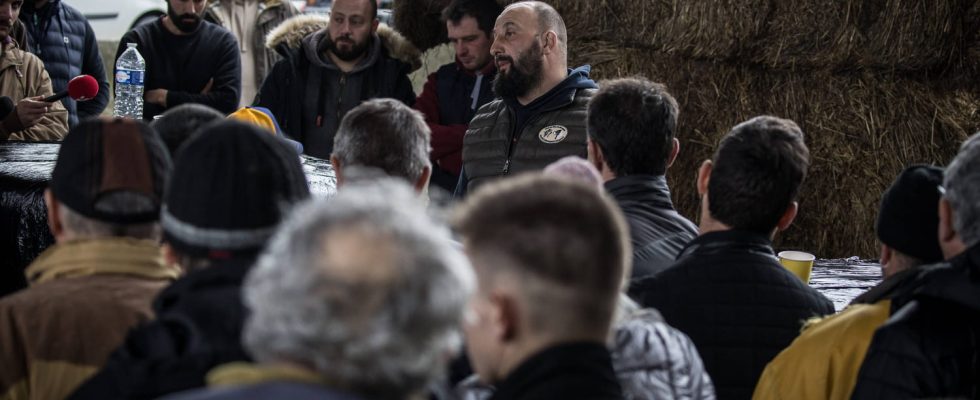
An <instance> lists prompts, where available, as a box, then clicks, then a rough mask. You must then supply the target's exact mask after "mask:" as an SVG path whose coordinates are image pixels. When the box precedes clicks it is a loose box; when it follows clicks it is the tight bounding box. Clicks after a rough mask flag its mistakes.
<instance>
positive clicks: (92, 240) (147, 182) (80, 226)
mask: <svg viewBox="0 0 980 400" xmlns="http://www.w3.org/2000/svg"><path fill="white" fill-rule="evenodd" d="M170 170H171V163H170V157H169V156H168V154H167V150H166V148H164V146H163V143H162V142H161V141H160V139H159V138H158V137H157V135H156V134H155V133H154V132H153V131H152V130H151V129H150V128H149V127H148V126H146V124H144V123H142V122H137V121H131V120H122V119H115V120H108V119H93V120H88V121H85V122H82V123H81V124H79V125H78V126H76V127H75V128H74V129H72V131H71V133H70V134H69V135H68V136H67V137H66V138H65V140H64V142H63V143H62V145H61V149H60V151H59V153H58V161H57V162H56V164H55V167H54V171H53V172H52V174H51V182H50V185H49V188H48V190H46V191H45V203H46V205H47V210H48V226H49V227H50V229H51V234H52V235H53V236H54V238H55V243H56V244H55V245H54V246H52V247H50V248H49V249H48V250H47V251H45V252H44V253H43V254H41V255H40V256H39V257H38V258H37V259H35V260H34V262H33V263H32V264H31V265H30V266H29V267H28V269H27V271H26V274H27V280H28V282H30V287H29V288H28V289H25V290H22V291H20V292H17V293H15V294H13V295H10V296H8V297H5V298H3V299H2V300H0V349H3V350H2V351H0V395H3V396H5V398H6V397H10V398H44V399H55V398H59V399H60V398H64V397H65V396H66V395H68V394H69V393H71V391H72V390H74V389H75V387H76V386H77V385H78V384H80V383H82V382H84V381H85V379H87V378H88V377H89V376H91V375H92V373H93V372H94V371H95V370H96V369H97V368H99V367H100V366H101V365H102V364H103V363H104V362H105V359H106V357H108V356H109V354H110V353H111V352H112V350H113V349H114V348H116V347H117V346H118V345H119V344H120V343H122V342H123V339H124V338H125V335H126V332H127V331H128V330H129V329H130V328H132V327H133V326H136V325H138V324H139V323H141V322H145V321H147V320H149V319H151V318H152V317H153V311H152V309H151V307H150V304H151V301H152V299H153V297H154V296H156V295H157V293H158V292H159V291H160V289H162V288H163V287H164V286H166V285H167V284H168V283H169V282H170V281H172V280H173V279H176V278H177V276H178V275H179V271H178V270H177V269H176V268H174V267H168V266H167V265H166V264H165V263H164V262H163V258H162V257H161V256H160V246H159V241H160V226H159V224H158V215H159V212H160V205H161V200H162V197H163V189H164V186H165V181H166V179H167V176H168V174H169V173H170Z"/></svg>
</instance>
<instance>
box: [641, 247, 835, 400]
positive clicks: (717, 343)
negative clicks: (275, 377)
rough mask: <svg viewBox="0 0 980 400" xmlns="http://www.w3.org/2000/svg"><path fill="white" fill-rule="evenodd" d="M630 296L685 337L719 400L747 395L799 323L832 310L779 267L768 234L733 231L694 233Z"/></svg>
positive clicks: (832, 308) (806, 287) (798, 328)
mask: <svg viewBox="0 0 980 400" xmlns="http://www.w3.org/2000/svg"><path fill="white" fill-rule="evenodd" d="M630 295H631V296H632V297H633V298H634V299H636V301H637V302H638V303H640V304H641V305H642V306H643V307H652V308H655V309H657V310H658V311H660V313H661V314H662V315H663V317H664V319H665V320H667V323H669V324H670V325H672V326H673V327H675V328H677V329H680V330H681V331H682V332H684V333H686V334H687V335H688V336H690V337H691V340H693V341H694V345H695V346H697V349H698V352H699V353H700V354H701V359H702V360H703V361H704V365H705V367H706V369H707V370H708V374H709V375H711V379H712V380H713V381H714V384H715V392H716V393H717V395H718V398H719V399H723V400H724V399H748V398H750V397H751V396H752V391H753V389H754V388H755V384H756V381H758V379H759V376H760V375H761V374H762V370H763V369H764V368H765V366H766V364H767V363H768V362H769V361H770V360H772V359H773V358H774V357H775V356H776V354H778V353H779V352H780V351H781V350H783V349H784V348H786V346H788V345H789V344H790V342H792V341H793V339H794V338H796V336H797V335H798V334H799V332H800V328H801V327H802V326H803V323H804V321H806V320H807V319H809V318H811V317H816V316H822V315H827V314H833V312H834V305H833V304H832V303H831V302H830V300H827V298H825V297H824V296H823V295H821V294H820V293H818V292H817V291H816V290H814V289H812V288H810V287H809V286H807V285H805V284H804V283H803V282H802V281H800V279H799V278H797V277H796V276H795V275H793V274H792V273H790V272H789V271H788V270H786V269H785V268H783V267H782V266H781V265H780V264H779V261H777V259H776V256H775V255H774V254H773V250H772V244H771V242H770V240H769V238H767V237H765V236H762V235H760V234H757V233H752V232H747V231H737V230H730V231H719V232H709V233H706V234H703V235H701V236H699V237H697V238H696V239H694V240H693V241H691V242H690V243H689V244H688V245H687V247H685V248H684V250H683V251H682V252H681V254H680V256H678V258H677V263H676V264H674V265H673V266H671V267H668V268H667V269H666V270H664V271H663V272H660V273H659V274H657V275H654V276H652V277H649V278H645V279H641V280H640V281H638V282H635V283H634V285H633V287H632V288H631V289H630Z"/></svg>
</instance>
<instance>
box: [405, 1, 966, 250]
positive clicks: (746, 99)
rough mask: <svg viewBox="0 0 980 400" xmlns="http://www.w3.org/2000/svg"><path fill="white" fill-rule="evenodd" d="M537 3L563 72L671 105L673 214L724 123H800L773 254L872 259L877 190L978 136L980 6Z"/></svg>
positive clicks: (692, 203)
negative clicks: (650, 87)
mask: <svg viewBox="0 0 980 400" xmlns="http://www.w3.org/2000/svg"><path fill="white" fill-rule="evenodd" d="M439 1H440V0H433V1H426V0H420V1H417V2H416V1H404V0H403V1H400V2H399V3H427V4H432V3H435V2H439ZM500 1H501V3H505V4H506V3H511V2H513V1H511V0H500ZM549 3H550V4H552V5H554V6H555V8H556V9H558V11H559V12H560V13H562V16H563V18H564V19H565V22H566V25H567V26H568V31H569V41H570V44H569V50H570V53H571V54H570V62H569V65H571V66H576V65H581V64H586V63H587V64H592V65H593V77H595V78H614V77H620V76H630V75H643V76H645V77H648V78H650V79H652V80H654V81H658V82H663V83H665V84H666V85H667V86H668V88H669V90H670V91H671V93H673V94H674V95H675V97H677V99H678V102H679V103H680V106H681V116H680V126H679V128H678V137H679V139H680V141H681V154H680V157H679V158H678V161H677V163H675V165H674V167H673V168H672V169H671V170H670V171H669V172H668V178H669V179H670V181H671V186H672V189H673V193H674V200H675V202H676V203H677V206H678V209H679V210H680V211H681V212H682V213H683V214H684V215H687V216H689V217H692V218H696V217H697V213H698V201H699V199H698V196H697V194H696V193H695V190H694V177H695V174H696V170H697V166H698V165H699V163H700V162H701V161H702V160H704V159H706V158H710V156H711V153H712V151H713V150H714V147H715V146H716V144H717V142H718V140H719V138H720V137H721V135H723V134H724V133H726V132H727V131H728V130H729V129H730V128H731V127H732V126H733V125H735V124H736V123H738V122H741V121H744V120H746V119H748V118H751V117H753V116H756V115H760V114H771V115H776V116H780V117H784V118H790V119H793V120H794V121H796V122H797V123H798V124H800V126H801V127H802V128H803V131H804V133H805V134H806V135H807V139H806V141H807V144H808V146H809V147H810V150H811V156H812V166H811V169H810V174H809V177H808V179H807V182H806V183H805V184H804V190H803V193H802V197H801V213H800V215H799V216H798V219H797V221H796V223H794V225H793V226H792V227H791V228H790V229H789V230H788V231H787V232H785V233H784V234H782V235H780V236H779V240H778V242H777V246H779V247H783V248H800V249H806V250H810V251H812V252H814V253H816V254H817V255H818V256H820V257H845V256H852V255H858V256H861V257H875V256H877V242H876V240H875V237H874V220H875V217H876V215H877V209H878V202H879V201H880V198H881V192H882V191H883V190H884V189H885V188H886V187H887V186H888V184H890V183H891V181H892V179H894V177H895V176H896V175H897V174H898V172H899V171H900V170H901V169H902V168H904V167H905V166H907V165H909V164H912V163H930V164H937V165H945V164H946V163H948V161H949V160H950V159H951V158H952V156H953V155H954V154H955V152H956V150H957V148H958V146H959V143H960V142H961V141H962V140H963V139H965V138H966V137H967V136H968V135H970V134H972V133H973V132H977V131H978V130H980V0H942V1H935V0H846V1H842V2H831V1H827V0H823V1H821V0H799V1H776V0H741V1H739V0H717V1H712V2H704V1H685V0H594V1H582V0H555V1H550V2H549ZM430 28H431V29H434V30H442V29H444V27H443V26H442V25H441V23H440V25H439V26H434V25H433V26H430ZM412 29H414V30H424V29H426V28H424V24H422V25H413V27H412ZM408 36H410V37H412V35H411V34H409V35H408ZM413 40H414V39H413ZM417 44H419V45H420V46H422V47H427V46H426V44H425V43H417Z"/></svg>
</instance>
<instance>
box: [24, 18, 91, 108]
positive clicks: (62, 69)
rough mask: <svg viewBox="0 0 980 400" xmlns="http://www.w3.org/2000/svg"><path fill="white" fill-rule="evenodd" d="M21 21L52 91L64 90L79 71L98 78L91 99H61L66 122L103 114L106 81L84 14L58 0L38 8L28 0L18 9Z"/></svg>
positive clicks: (30, 47)
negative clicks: (41, 63)
mask: <svg viewBox="0 0 980 400" xmlns="http://www.w3.org/2000/svg"><path fill="white" fill-rule="evenodd" d="M20 21H21V23H23V24H24V28H25V29H26V31H27V47H28V51H30V52H31V53H34V55H36V56H37V57H38V58H40V59H41V61H44V69H46V70H47V71H48V75H50V76H51V84H52V86H53V87H54V91H55V93H57V92H60V91H62V90H65V89H66V88H67V87H68V81H69V80H71V78H74V77H76V76H78V75H91V76H92V77H93V78H95V80H96V81H97V82H99V94H98V95H97V96H96V97H95V98H94V99H92V100H88V101H84V102H76V101H75V100H72V99H71V98H68V97H66V98H64V99H63V100H61V103H62V104H64V105H65V109H67V110H68V126H69V127H72V126H75V125H77V124H78V121H79V120H80V119H85V118H88V117H93V116H98V115H99V114H102V111H103V110H105V107H106V105H107V104H109V82H108V81H107V80H106V75H105V66H104V65H103V63H102V55H100V54H99V44H98V43H97V42H96V39H95V33H94V32H93V31H92V26H90V25H89V23H88V21H87V20H86V19H85V16H83V15H82V13H80V12H78V10H76V9H74V8H72V7H71V6H69V5H67V4H64V3H62V2H61V0H50V1H49V2H48V4H47V6H45V7H44V8H42V9H40V10H37V9H34V2H32V1H28V2H25V3H24V8H23V9H22V10H21V13H20Z"/></svg>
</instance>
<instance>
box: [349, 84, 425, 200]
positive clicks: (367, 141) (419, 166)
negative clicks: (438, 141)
mask: <svg viewBox="0 0 980 400" xmlns="http://www.w3.org/2000/svg"><path fill="white" fill-rule="evenodd" d="M431 135H432V133H431V131H430V130H429V126H428V125H427V124H426V123H425V118H424V117H423V116H422V113H420V112H418V111H417V110H413V109H411V108H409V107H408V106H406V105H405V104H402V102H400V101H398V100H394V99H374V100H369V101H366V102H364V103H363V104H361V105H359V106H357V107H354V109H352V110H350V112H348V113H347V114H346V115H344V118H343V119H342V120H341V121H340V126H339V127H338V128H337V135H336V136H335V137H334V144H333V156H334V157H336V158H337V160H339V161H340V163H341V165H342V166H343V167H349V166H360V167H374V168H378V169H381V170H383V171H384V172H385V173H386V174H388V175H391V176H395V177H401V178H405V179H407V180H408V181H409V182H410V183H413V184H414V183H415V182H417V181H418V180H419V177H421V176H422V170H423V169H424V168H426V167H431V166H432V163H431V162H430V161H429V152H430V151H431V147H430V140H431V139H430V136H431Z"/></svg>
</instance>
